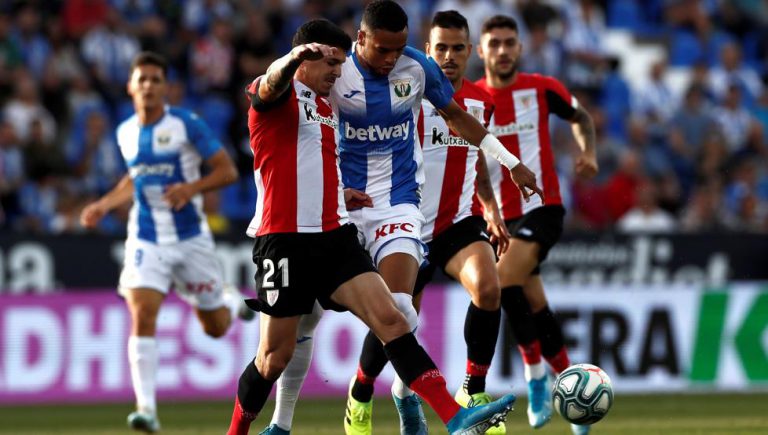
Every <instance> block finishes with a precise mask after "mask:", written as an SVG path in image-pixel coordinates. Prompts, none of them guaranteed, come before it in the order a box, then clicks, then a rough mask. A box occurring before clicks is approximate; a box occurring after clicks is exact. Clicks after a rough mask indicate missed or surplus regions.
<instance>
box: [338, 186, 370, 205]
mask: <svg viewBox="0 0 768 435" xmlns="http://www.w3.org/2000/svg"><path fill="white" fill-rule="evenodd" d="M344 204H346V206H347V210H350V211H352V210H357V209H359V208H363V207H373V199H371V197H370V196H369V195H368V194H367V193H365V192H361V191H359V190H356V189H349V188H348V189H344Z"/></svg>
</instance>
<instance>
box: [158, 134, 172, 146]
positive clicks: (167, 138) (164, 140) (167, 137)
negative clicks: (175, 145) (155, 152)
mask: <svg viewBox="0 0 768 435" xmlns="http://www.w3.org/2000/svg"><path fill="white" fill-rule="evenodd" d="M170 144H171V134H170V133H168V132H160V133H158V134H157V146H158V147H167V146H168V145H170Z"/></svg>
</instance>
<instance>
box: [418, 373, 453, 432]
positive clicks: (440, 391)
mask: <svg viewBox="0 0 768 435" xmlns="http://www.w3.org/2000/svg"><path fill="white" fill-rule="evenodd" d="M409 387H410V388H411V390H413V391H415V392H416V393H417V394H418V395H419V396H421V397H422V398H423V399H424V400H426V401H427V403H429V406H431V407H432V409H434V410H435V412H436V413H437V415H438V416H439V417H440V419H441V420H443V423H445V424H448V421H449V420H450V419H452V418H453V416H454V415H456V413H458V412H459V410H460V409H461V407H460V406H459V404H458V403H456V401H455V400H453V397H451V393H449V392H448V390H447V389H446V388H445V378H443V375H442V374H440V370H438V369H432V370H428V371H426V372H424V373H423V374H422V375H421V376H419V377H418V378H416V380H415V381H413V382H411V385H409Z"/></svg>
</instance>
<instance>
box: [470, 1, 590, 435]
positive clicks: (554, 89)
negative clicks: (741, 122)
mask: <svg viewBox="0 0 768 435" xmlns="http://www.w3.org/2000/svg"><path fill="white" fill-rule="evenodd" d="M521 52H522V44H521V43H520V40H519V38H518V31H517V23H516V22H515V20H514V19H512V18H510V17H506V16H501V15H499V16H494V17H491V18H489V19H488V20H487V21H486V22H485V23H484V24H483V28H482V34H481V37H480V47H479V50H478V53H479V55H480V57H481V58H482V59H483V61H484V63H485V77H484V78H483V79H481V80H479V81H478V82H477V84H478V85H480V86H481V87H483V88H484V89H485V90H487V91H488V92H489V93H490V94H491V95H492V96H493V98H494V102H495V106H496V108H495V111H494V118H493V125H492V127H491V131H493V132H494V134H495V135H496V136H497V137H498V138H499V139H500V140H501V141H502V143H503V144H504V146H505V147H506V148H507V149H508V150H510V151H511V152H512V153H514V154H515V155H517V156H518V157H519V158H520V160H521V161H522V162H523V163H525V164H526V165H527V166H528V167H530V168H533V170H534V171H535V172H536V175H537V176H538V177H539V178H540V179H541V180H542V183H543V186H544V196H543V197H539V198H533V199H532V200H531V201H527V202H525V201H522V199H523V198H525V193H524V192H523V193H522V194H521V192H520V191H519V190H518V188H517V187H516V186H515V184H514V183H512V182H511V180H510V179H509V177H508V176H507V174H506V173H505V171H503V170H502V168H500V167H499V165H497V164H495V162H489V172H490V174H491V182H492V184H493V187H494V191H495V193H496V198H497V199H498V200H499V203H500V204H501V211H502V215H503V216H504V219H505V220H506V223H507V225H508V227H509V230H510V232H511V234H512V237H513V239H512V241H511V243H510V246H509V249H508V250H507V252H506V253H505V254H504V255H502V256H501V258H500V259H499V262H498V264H497V268H498V272H499V280H500V281H501V287H502V291H501V306H502V308H503V309H504V310H505V312H506V313H507V317H508V318H509V321H510V326H511V327H512V331H513V332H514V334H515V337H516V339H517V341H518V343H519V345H520V352H521V354H522V355H523V361H524V363H525V378H526V381H527V382H528V398H529V405H528V421H529V423H530V425H531V426H533V427H534V428H538V427H541V426H543V425H544V424H546V423H547V421H549V419H550V416H551V414H552V411H551V407H550V398H549V388H548V387H547V376H546V373H545V369H544V366H543V364H542V362H541V357H542V356H543V357H544V359H545V360H546V361H547V362H549V364H550V366H551V367H552V370H553V371H554V373H555V374H557V373H560V372H561V371H563V370H565V369H566V368H567V367H568V366H569V365H570V361H569V359H568V353H567V351H566V349H565V346H564V345H563V335H562V331H561V329H560V325H559V323H558V322H557V320H556V319H555V316H554V314H553V313H552V310H551V309H550V308H549V305H548V303H547V298H546V296H545V294H544V287H543V285H542V282H541V277H540V276H539V265H540V264H541V263H542V262H543V261H544V259H545V258H546V257H547V253H548V252H549V250H550V248H552V246H553V245H554V244H555V243H556V242H557V240H558V239H559V238H560V235H561V233H562V231H563V217H564V215H565V209H564V208H563V206H562V200H561V198H560V188H559V185H558V180H557V173H556V172H555V160H554V156H553V155H552V147H551V144H550V136H549V114H551V113H554V114H555V115H557V116H558V117H560V118H562V119H565V120H567V121H569V122H570V123H571V125H572V129H573V133H574V136H575V138H576V141H577V143H578V145H579V147H580V150H579V154H578V156H577V157H576V161H575V166H576V168H575V169H576V174H578V175H580V176H584V177H592V176H594V175H595V174H596V173H597V157H596V155H595V129H594V125H593V124H592V118H591V117H590V115H589V113H587V111H586V110H584V108H583V107H581V106H580V105H579V103H578V101H577V100H576V98H574V97H573V96H572V95H571V94H570V93H569V92H568V90H567V89H566V88H565V87H564V86H563V85H562V84H561V83H560V82H559V81H557V80H556V79H554V78H552V77H547V76H541V75H538V74H525V73H521V72H519V71H518V70H517V67H518V62H519V59H520V55H521ZM573 430H574V432H575V433H584V432H586V431H588V430H589V427H588V426H574V427H573Z"/></svg>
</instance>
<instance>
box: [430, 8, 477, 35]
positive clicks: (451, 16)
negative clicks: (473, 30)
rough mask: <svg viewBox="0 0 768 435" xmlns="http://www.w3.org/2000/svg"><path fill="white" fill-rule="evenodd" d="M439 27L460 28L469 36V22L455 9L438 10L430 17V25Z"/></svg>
mask: <svg viewBox="0 0 768 435" xmlns="http://www.w3.org/2000/svg"><path fill="white" fill-rule="evenodd" d="M431 27H440V28H443V29H460V30H464V31H466V32H467V36H469V24H467V19H466V18H464V15H461V14H460V13H458V12H457V11H440V12H438V13H436V14H435V16H434V17H432V26H431Z"/></svg>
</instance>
